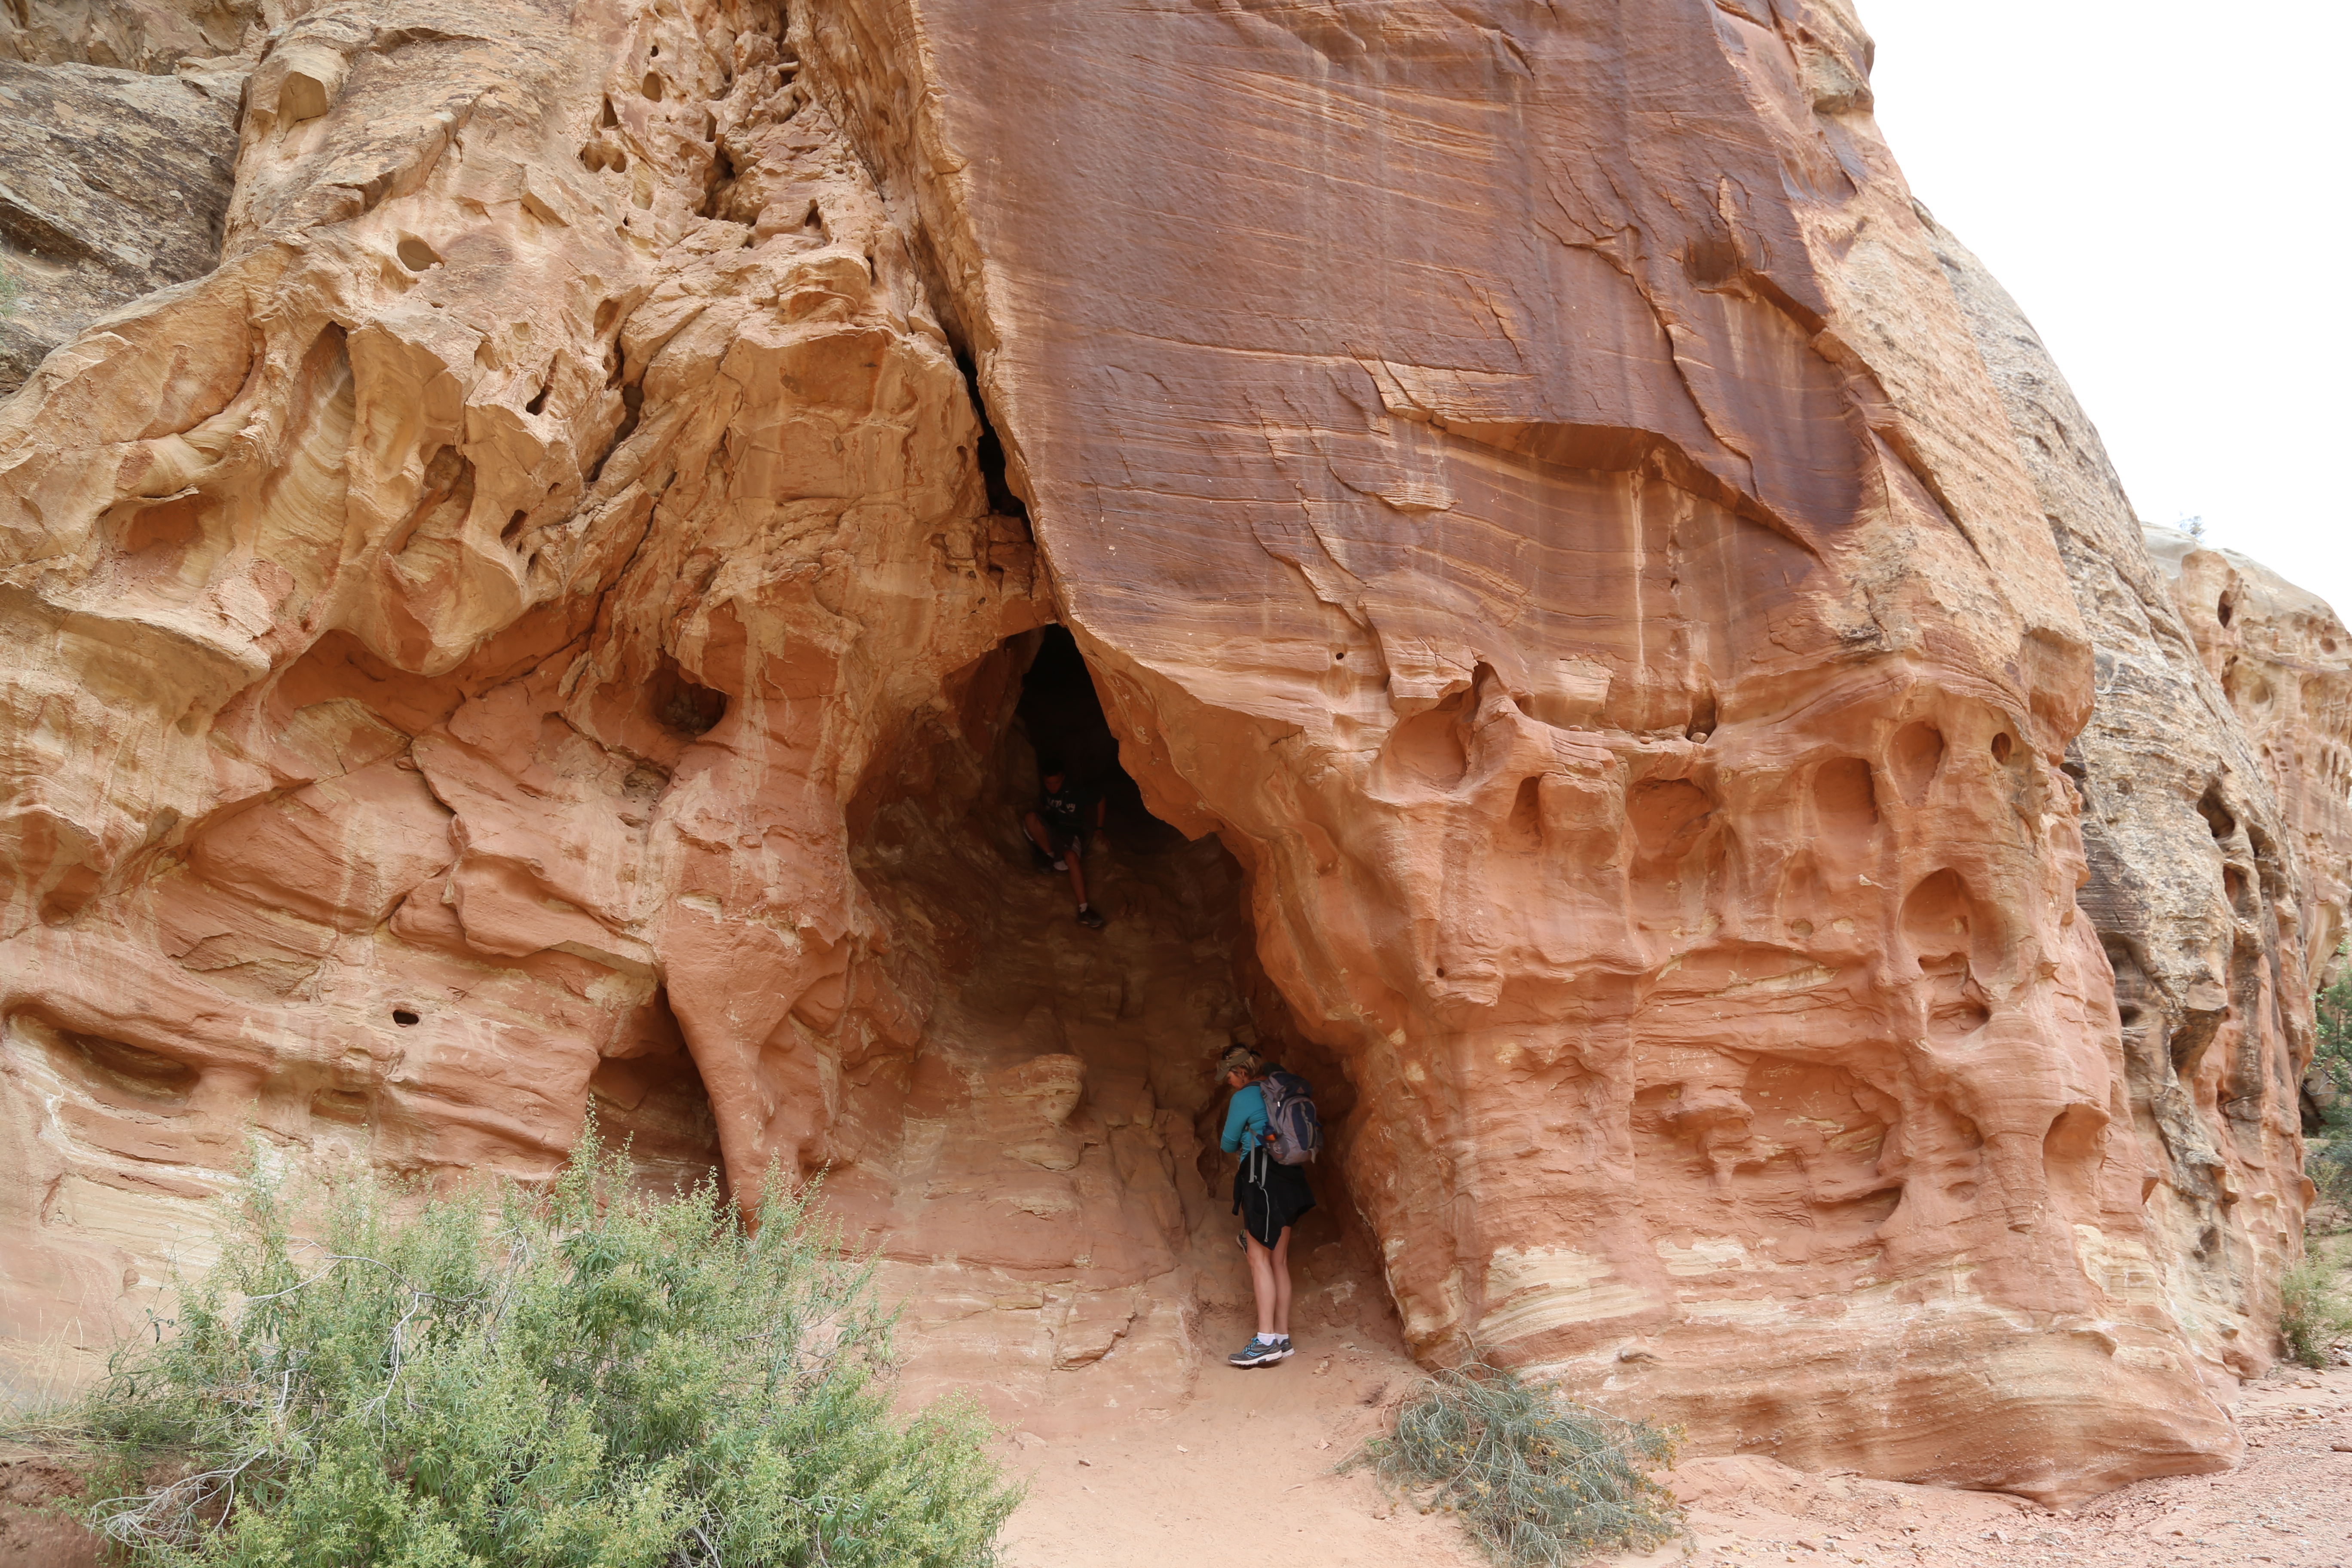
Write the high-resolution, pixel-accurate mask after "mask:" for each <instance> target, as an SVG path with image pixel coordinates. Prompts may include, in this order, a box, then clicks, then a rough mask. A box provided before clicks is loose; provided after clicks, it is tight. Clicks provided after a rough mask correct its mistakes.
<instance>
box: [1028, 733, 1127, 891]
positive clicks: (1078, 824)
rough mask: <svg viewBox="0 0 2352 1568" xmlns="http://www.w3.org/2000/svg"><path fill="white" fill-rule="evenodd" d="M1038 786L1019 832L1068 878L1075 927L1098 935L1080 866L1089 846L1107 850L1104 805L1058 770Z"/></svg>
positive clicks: (1047, 775)
mask: <svg viewBox="0 0 2352 1568" xmlns="http://www.w3.org/2000/svg"><path fill="white" fill-rule="evenodd" d="M1038 783H1039V784H1040V785H1041V786H1042V787H1041V788H1040V789H1039V791H1038V795H1037V808H1036V809H1035V810H1034V811H1032V812H1029V813H1027V814H1026V815H1025V816H1023V817H1022V818H1021V830H1022V831H1023V832H1024V833H1025V834H1027V835H1028V836H1029V842H1030V843H1032V844H1034V845H1035V846H1036V847H1037V853H1038V854H1039V855H1041V856H1043V857H1044V858H1045V859H1046V860H1048V861H1050V862H1051V863H1052V865H1053V868H1054V869H1055V870H1056V871H1067V872H1068V873H1069V874H1070V890H1071V891H1072V892H1074V893H1076V894H1077V896H1078V923H1079V924H1080V925H1082V926H1087V927H1090V928H1092V929H1093V930H1096V931H1100V930H1102V928H1103V924H1104V921H1103V918H1102V914H1101V911H1099V910H1097V909H1096V908H1095V907H1094V906H1093V905H1092V904H1090V903H1088V902H1087V873H1086V869H1085V868H1084V866H1083V864H1082V862H1083V861H1084V860H1085V858H1086V853H1087V845H1088V844H1092V845H1093V846H1094V847H1097V848H1105V847H1108V846H1107V845H1106V844H1105V843H1104V840H1103V830H1102V829H1103V812H1104V807H1105V802H1104V800H1103V798H1102V796H1100V795H1097V794H1095V793H1093V792H1092V791H1090V790H1084V789H1081V788H1079V787H1078V786H1077V785H1076V784H1072V783H1071V782H1070V775H1069V774H1068V773H1066V772H1064V771H1063V770H1062V769H1061V768H1060V767H1058V766H1057V767H1054V768H1051V769H1049V770H1048V771H1047V772H1046V773H1045V775H1044V776H1043V777H1042V778H1040V779H1039V780H1038Z"/></svg>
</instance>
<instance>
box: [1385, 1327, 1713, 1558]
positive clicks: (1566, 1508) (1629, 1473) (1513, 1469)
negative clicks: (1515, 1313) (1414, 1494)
mask: <svg viewBox="0 0 2352 1568" xmlns="http://www.w3.org/2000/svg"><path fill="white" fill-rule="evenodd" d="M1681 1439H1682V1433H1681V1430H1680V1429H1679V1428H1675V1429H1672V1430H1664V1431H1662V1430H1660V1429H1659V1428H1657V1427H1655V1426H1651V1425H1650V1424H1649V1423H1648V1422H1646V1421H1626V1420H1622V1419H1621V1418H1619V1417H1617V1416H1614V1415H1610V1414H1608V1413H1607V1412H1606V1411H1601V1410H1595V1409H1592V1408H1591V1407H1590V1406H1588V1405H1579V1404H1577V1403H1575V1402H1574V1401H1572V1400H1570V1399H1568V1398H1566V1397H1565V1396H1563V1395H1562V1394H1560V1393H1559V1391H1558V1390H1557V1389H1555V1388H1552V1387H1550V1386H1549V1385H1547V1384H1531V1383H1524V1382H1522V1381H1520V1379H1519V1378H1518V1377H1517V1375H1516V1374H1514V1373H1509V1372H1506V1371H1503V1370H1501V1369H1499V1368H1496V1367H1491V1366H1486V1365H1484V1364H1479V1365H1474V1366H1469V1367H1465V1368H1463V1369H1461V1370H1460V1371H1457V1372H1446V1373H1439V1374H1438V1376H1437V1377H1436V1378H1435V1379H1434V1380H1433V1382H1431V1384H1429V1385H1428V1386H1427V1387H1426V1388H1424V1389H1423V1390H1422V1391H1421V1393H1419V1394H1416V1395H1414V1396H1413V1397H1412V1399H1409V1400H1407V1401H1406V1402H1405V1404H1404V1405H1403V1406H1402V1408H1401V1409H1399V1410H1398V1412H1397V1417H1396V1427H1395V1430H1394V1431H1393V1432H1391V1434H1390V1435H1389V1436H1385V1437H1375V1438H1373V1439H1372V1440H1371V1441H1370V1443H1368V1444H1366V1445H1365V1447H1364V1448H1363V1450H1362V1452H1360V1454H1358V1455H1357V1456H1355V1458H1352V1459H1351V1460H1350V1461H1349V1463H1351V1464H1353V1463H1367V1464H1370V1465H1371V1466H1372V1467H1373V1468H1374V1470H1375V1471H1376V1472H1377V1473H1378V1474H1379V1476H1380V1477H1381V1479H1382V1480H1384V1481H1386V1482H1388V1483H1389V1484H1390V1485H1391V1486H1394V1487H1397V1488H1400V1489H1404V1490H1407V1491H1415V1490H1421V1489H1426V1494H1425V1495H1424V1496H1423V1498H1422V1500H1421V1506H1422V1508H1423V1510H1424V1511H1427V1510H1444V1511H1445V1512H1448V1513H1453V1514H1458V1515H1459V1516H1460V1517H1461V1519H1462V1522H1463V1524H1464V1525H1465V1527H1466V1528H1467V1529H1468V1530H1469V1531H1470V1533H1471V1535H1472V1536H1473V1537H1474V1538H1475V1540H1476V1541H1477V1542H1478V1544H1479V1545H1480V1546H1481V1547H1482V1548H1484V1549H1485V1551H1486V1554H1487V1556H1489V1557H1490V1558H1492V1559H1493V1560H1494V1561H1495V1562H1496V1563H1502V1564H1506V1565H1507V1568H1529V1565H1533V1564H1542V1565H1544V1568H1556V1565H1558V1564H1564V1563H1581V1562H1583V1561H1584V1560H1585V1559H1586V1558H1588V1557H1590V1556H1591V1554H1592V1553H1594V1552H1602V1551H1620V1550H1627V1551H1634V1552H1649V1551H1654V1550H1655V1549H1656V1548H1657V1547H1659V1546H1660V1545H1663V1544H1664V1542H1668V1541H1670V1540H1672V1539H1674V1538H1675V1536H1676V1535H1679V1534H1680V1533H1681V1532H1682V1528H1683V1524H1682V1510H1681V1509H1680V1508H1679V1507H1678V1506H1677V1505H1676V1504H1675V1500H1674V1494H1673V1493H1672V1492H1670V1491H1668V1490H1667V1489H1665V1488H1664V1486H1662V1485H1660V1484H1659V1483H1658V1482H1656V1481H1654V1480H1653V1479H1650V1474H1649V1472H1650V1471H1651V1470H1653V1469H1654V1468H1659V1467H1661V1466H1670V1465H1672V1464H1673V1463H1674V1457H1675V1447H1676V1446H1677V1445H1678V1444H1679V1443H1680V1441H1681Z"/></svg>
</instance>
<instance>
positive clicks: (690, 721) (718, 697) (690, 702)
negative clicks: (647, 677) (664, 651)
mask: <svg viewBox="0 0 2352 1568" xmlns="http://www.w3.org/2000/svg"><path fill="white" fill-rule="evenodd" d="M650 695H651V697H652V700H653V710H654V717H655V718H656V719H657V720H658V721H660V722H661V723H662V725H663V727H664V728H666V729H669V730H673V731H677V733H679V734H681V735H707V734H709V732H710V731H712V730H715V729H717V728H718V727H719V721H720V720H721V719H724V718H725V717H727V694H726V693H725V692H723V691H713V690H712V689H710V688H709V687H708V686H704V685H702V684H701V683H700V682H698V681H697V680H696V679H694V678H693V677H692V676H690V675H688V674H687V673H686V671H685V670H683V669H681V668H678V664H677V660H676V659H673V658H668V657H667V656H664V658H663V659H662V662H661V668H659V669H658V670H656V672H655V674H654V679H653V681H652V689H651V692H650Z"/></svg>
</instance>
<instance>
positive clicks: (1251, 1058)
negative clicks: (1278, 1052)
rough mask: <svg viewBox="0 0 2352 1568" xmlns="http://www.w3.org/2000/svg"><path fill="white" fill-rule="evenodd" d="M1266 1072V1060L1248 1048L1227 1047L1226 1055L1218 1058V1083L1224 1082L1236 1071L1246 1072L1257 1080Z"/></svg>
mask: <svg viewBox="0 0 2352 1568" xmlns="http://www.w3.org/2000/svg"><path fill="white" fill-rule="evenodd" d="M1236 1071H1239V1072H1245V1073H1247V1074H1249V1075H1250V1077H1252V1078H1255V1077H1257V1076H1258V1074H1260V1073H1262V1072H1264V1071H1265V1058H1264V1057H1261V1056H1259V1055H1258V1054H1257V1053H1256V1052H1255V1051H1254V1050H1252V1049H1250V1048H1249V1047H1247V1046H1227V1047H1225V1054H1224V1055H1223V1056H1221V1057H1219V1058H1217V1081H1218V1082H1220V1083H1222V1082H1223V1081H1224V1079H1225V1078H1226V1077H1227V1075H1229V1074H1231V1073H1234V1072H1236Z"/></svg>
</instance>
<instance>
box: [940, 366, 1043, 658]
mask: <svg viewBox="0 0 2352 1568" xmlns="http://www.w3.org/2000/svg"><path fill="white" fill-rule="evenodd" d="M956 368H957V369H959V370H961V371H962V372H963V384H964V389H965V391H967V392H968V393H970V394H971V411H972V413H973V414H974V415H975V416H977V417H978V418H979V420H980V439H979V441H978V442H977V443H976V444H975V446H974V447H973V450H972V458H973V459H974V460H975V461H976V462H978V463H979V465H980V477H981V479H982V483H984V484H986V485H987V487H988V510H990V511H992V512H994V513H996V514H997V515H998V516H1000V517H1013V518H1019V519H1020V520H1021V521H1023V522H1024V523H1025V522H1027V521H1029V503H1028V502H1026V501H1024V500H1022V499H1021V497H1020V496H1019V495H1018V494H1016V493H1014V491H1013V484H1012V480H1011V479H1010V478H1009V476H1008V474H1007V463H1006V460H1005V455H1004V440H1003V437H1000V436H999V435H997V433H996V425H995V422H994V421H993V420H992V419H991V418H990V417H989V414H988V400H987V399H986V398H985V397H983V396H982V395H981V390H980V370H979V367H978V366H977V365H976V364H974V363H973V362H972V357H971V353H968V352H962V351H959V352H958V353H957V354H956ZM1062 635H1063V636H1065V637H1067V636H1068V635H1069V634H1068V633H1067V632H1065V633H1063V634H1062Z"/></svg>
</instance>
